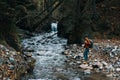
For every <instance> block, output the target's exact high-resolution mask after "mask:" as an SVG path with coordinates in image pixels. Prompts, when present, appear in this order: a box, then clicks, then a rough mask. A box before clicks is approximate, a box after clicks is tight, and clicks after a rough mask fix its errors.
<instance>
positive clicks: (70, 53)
mask: <svg viewBox="0 0 120 80" xmlns="http://www.w3.org/2000/svg"><path fill="white" fill-rule="evenodd" d="M83 52H84V48H83V47H81V46H79V45H76V44H73V45H69V46H66V50H65V52H64V55H66V57H67V60H66V64H67V66H71V67H72V68H75V69H77V71H78V70H79V69H81V70H82V72H83V75H84V79H87V80H119V79H120V54H119V53H120V41H119V40H94V47H93V48H92V49H90V53H89V61H88V63H84V59H83ZM86 75H89V77H88V76H87V77H86Z"/></svg>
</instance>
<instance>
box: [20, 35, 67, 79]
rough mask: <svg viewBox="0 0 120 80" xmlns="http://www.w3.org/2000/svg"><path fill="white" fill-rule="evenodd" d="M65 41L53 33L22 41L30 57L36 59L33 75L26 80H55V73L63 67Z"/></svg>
mask: <svg viewBox="0 0 120 80" xmlns="http://www.w3.org/2000/svg"><path fill="white" fill-rule="evenodd" d="M66 43H67V40H66V39H62V38H59V37H57V34H55V33H44V34H38V35H35V36H34V37H31V38H28V39H24V40H23V41H22V45H23V47H24V49H27V50H28V51H29V50H31V51H33V52H31V53H32V55H33V56H32V57H34V58H35V59H36V65H35V68H34V71H33V75H32V76H30V77H29V79H28V80H57V79H56V75H55V74H56V73H55V72H56V71H61V70H62V68H63V67H64V61H65V59H66V58H65V56H64V55H62V54H61V53H62V52H63V51H64V45H66Z"/></svg>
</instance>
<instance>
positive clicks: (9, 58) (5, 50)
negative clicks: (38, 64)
mask: <svg viewBox="0 0 120 80" xmlns="http://www.w3.org/2000/svg"><path fill="white" fill-rule="evenodd" d="M34 64H35V59H33V58H32V57H31V55H30V54H28V55H25V54H22V53H21V52H16V51H15V50H14V49H13V48H11V47H9V46H7V47H6V46H4V45H1V44H0V80H22V79H21V76H25V75H26V74H27V73H28V72H29V71H32V69H33V68H34Z"/></svg>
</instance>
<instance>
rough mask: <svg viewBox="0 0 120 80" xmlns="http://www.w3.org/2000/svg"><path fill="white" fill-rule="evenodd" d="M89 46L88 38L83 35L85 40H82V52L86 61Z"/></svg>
mask: <svg viewBox="0 0 120 80" xmlns="http://www.w3.org/2000/svg"><path fill="white" fill-rule="evenodd" d="M89 46H90V40H89V38H88V37H87V36H85V40H84V48H85V51H84V53H83V57H84V60H85V61H86V62H87V61H88V54H89Z"/></svg>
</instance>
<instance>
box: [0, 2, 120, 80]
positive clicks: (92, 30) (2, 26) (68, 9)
mask: <svg viewBox="0 0 120 80" xmlns="http://www.w3.org/2000/svg"><path fill="white" fill-rule="evenodd" d="M56 21H57V22H58V33H57V36H58V37H60V38H65V39H67V44H68V45H70V44H79V45H80V46H82V44H83V39H84V37H85V36H86V35H87V36H89V38H91V39H93V40H95V41H96V40H99V41H103V40H108V42H109V40H113V42H114V40H115V41H116V40H120V1H119V0H0V44H2V45H5V46H8V47H12V48H13V49H14V50H15V51H17V52H20V53H24V51H26V50H24V49H23V46H22V45H21V41H22V40H24V38H26V35H27V38H28V37H31V36H34V34H41V33H48V32H51V23H52V22H56ZM51 36H54V35H51ZM51 36H50V37H51ZM50 37H49V36H47V38H48V40H49V38H50ZM45 41H47V40H45ZM45 41H44V42H43V43H44V44H46V43H45ZM99 41H98V42H99ZM38 42H40V43H42V40H40V41H38ZM103 42H104V41H103ZM26 43H27V42H26ZM99 43H102V42H99ZM106 43H107V42H106ZM117 43H118V44H119V41H118V42H117ZM32 44H34V43H32ZM56 44H57V42H56ZM28 45H29V44H28ZM29 47H30V46H29ZM0 49H1V47H0ZM27 50H28V49H27ZM28 51H29V52H32V51H33V49H31V50H28ZM73 51H74V50H73ZM1 53H2V50H1V51H0V55H2V54H1ZM3 53H4V52H3ZM106 54H107V53H106ZM29 56H31V55H29V54H27V57H29ZM32 60H33V59H32ZM33 62H34V60H33ZM32 64H33V63H32ZM26 65H27V64H26ZM32 68H33V65H32ZM13 80H14V79H13ZM26 80H27V79H26ZM65 80H66V79H65ZM80 80H81V79H80Z"/></svg>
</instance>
